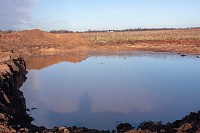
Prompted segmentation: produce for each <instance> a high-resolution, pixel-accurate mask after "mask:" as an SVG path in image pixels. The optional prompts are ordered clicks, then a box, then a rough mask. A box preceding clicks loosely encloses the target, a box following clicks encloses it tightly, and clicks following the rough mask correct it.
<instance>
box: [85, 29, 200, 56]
mask: <svg viewBox="0 0 200 133" xmlns="http://www.w3.org/2000/svg"><path fill="white" fill-rule="evenodd" d="M82 35H83V36H85V37H86V38H88V39H89V40H91V41H92V42H93V46H94V47H95V48H96V49H104V50H105V49H111V50H145V51H160V52H176V53H186V54H188V53H189V54H200V29H182V30H150V31H131V32H96V33H95V32H94V33H82ZM116 46H117V47H116Z"/></svg>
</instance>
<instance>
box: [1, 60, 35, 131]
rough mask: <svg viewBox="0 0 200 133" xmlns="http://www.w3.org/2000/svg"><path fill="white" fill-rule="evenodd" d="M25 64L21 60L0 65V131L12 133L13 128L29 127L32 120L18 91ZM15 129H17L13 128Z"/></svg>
mask: <svg viewBox="0 0 200 133" xmlns="http://www.w3.org/2000/svg"><path fill="white" fill-rule="evenodd" d="M26 74H27V71H26V64H25V62H24V61H23V59H22V58H17V59H10V60H8V61H6V62H4V63H1V64H0V130H1V131H4V130H5V131H4V132H9V130H10V132H14V129H12V128H14V127H12V126H9V125H17V126H18V128H19V127H20V128H21V127H29V126H30V125H31V122H32V120H33V119H32V118H31V117H30V116H29V115H28V114H27V113H26V102H25V98H24V96H23V92H22V91H20V90H19V88H20V87H21V86H22V84H23V83H24V82H25V80H26ZM15 128H17V127H15Z"/></svg>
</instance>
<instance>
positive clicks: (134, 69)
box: [22, 52, 200, 130]
mask: <svg viewBox="0 0 200 133" xmlns="http://www.w3.org/2000/svg"><path fill="white" fill-rule="evenodd" d="M68 57H69V56H68V55H62V56H60V57H55V56H49V57H47V58H42V59H41V58H40V57H38V58H36V59H30V60H29V61H27V62H28V64H27V65H28V67H29V73H28V75H27V77H28V79H27V81H26V82H25V83H24V85H23V87H22V91H23V92H24V95H25V98H26V104H27V108H29V109H31V108H32V109H33V110H31V111H30V112H29V113H30V114H31V116H33V117H34V119H35V120H34V122H33V124H36V125H43V126H46V127H48V128H51V127H54V126H64V125H66V126H74V125H75V126H79V127H83V126H84V127H87V128H95V129H99V130H108V129H109V130H110V129H114V128H115V126H116V125H118V124H119V123H122V122H128V123H130V124H132V125H133V126H137V125H138V124H139V123H141V122H143V121H149V120H151V121H162V122H163V123H165V122H173V121H174V120H177V119H181V118H182V117H184V116H185V115H187V114H189V113H190V112H191V111H198V110H199V109H200V102H199V101H200V97H199V94H200V59H199V58H195V57H194V56H184V57H182V56H180V55H176V54H169V53H165V54H164V53H146V52H144V53H141V52H139V53H134V52H133V53H131V52H129V53H127V54H126V53H124V52H123V54H120V53H115V54H113V55H112V54H111V55H109V54H105V55H104V54H93V55H90V56H84V57H83V55H82V56H80V60H77V59H76V60H75V61H72V60H70V61H69V59H68ZM70 59H71V58H70ZM35 108H36V109H35Z"/></svg>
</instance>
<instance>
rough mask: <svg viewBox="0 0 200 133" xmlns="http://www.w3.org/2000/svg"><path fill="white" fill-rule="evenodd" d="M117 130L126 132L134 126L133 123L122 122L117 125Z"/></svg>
mask: <svg viewBox="0 0 200 133" xmlns="http://www.w3.org/2000/svg"><path fill="white" fill-rule="evenodd" d="M116 129H117V132H126V131H129V130H131V129H134V127H132V125H131V124H129V123H120V124H119V125H118V126H117V127H116Z"/></svg>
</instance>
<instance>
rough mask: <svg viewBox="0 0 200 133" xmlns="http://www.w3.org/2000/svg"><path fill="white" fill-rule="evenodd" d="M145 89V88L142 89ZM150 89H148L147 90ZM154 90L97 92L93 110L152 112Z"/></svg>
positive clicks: (154, 104)
mask: <svg viewBox="0 0 200 133" xmlns="http://www.w3.org/2000/svg"><path fill="white" fill-rule="evenodd" d="M142 90H145V89H142ZM146 91H148V90H146ZM94 93H95V92H94ZM153 96H154V95H153V94H152V92H145V93H143V92H142V91H141V92H137V91H134V89H133V90H123V89H122V90H121V91H119V92H116V91H112V92H107V93H104V94H100V93H98V94H95V97H93V104H92V111H93V112H106V111H111V112H117V113H130V112H134V111H139V112H150V111H154V110H155V106H156V103H155V102H154V98H155V97H154V98H152V97H153Z"/></svg>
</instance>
